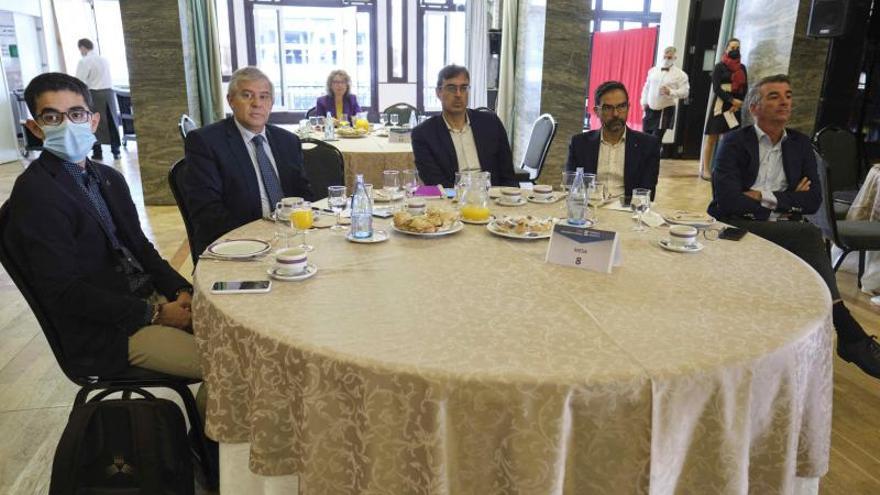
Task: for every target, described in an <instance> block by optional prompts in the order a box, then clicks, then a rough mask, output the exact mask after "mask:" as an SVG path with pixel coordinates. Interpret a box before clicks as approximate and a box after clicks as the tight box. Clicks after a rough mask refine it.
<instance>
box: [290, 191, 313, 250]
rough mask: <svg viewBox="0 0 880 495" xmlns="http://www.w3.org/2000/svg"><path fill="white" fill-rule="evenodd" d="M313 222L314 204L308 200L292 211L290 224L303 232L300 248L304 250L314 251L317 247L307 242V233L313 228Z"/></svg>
mask: <svg viewBox="0 0 880 495" xmlns="http://www.w3.org/2000/svg"><path fill="white" fill-rule="evenodd" d="M313 223H314V216H313V213H312V204H311V203H309V202H308V201H303V202H302V203H299V204H298V205H297V206H295V207H294V208H293V211H291V213H290V226H291V227H292V228H294V229H296V230H298V231H299V232H300V233H302V236H303V240H302V244H300V245H299V248H300V249H302V250H303V251H313V250H314V249H315V246H312V245H311V244H309V243H307V242H306V233H307V232H308V231H309V230H310V229H311V228H312V224H313Z"/></svg>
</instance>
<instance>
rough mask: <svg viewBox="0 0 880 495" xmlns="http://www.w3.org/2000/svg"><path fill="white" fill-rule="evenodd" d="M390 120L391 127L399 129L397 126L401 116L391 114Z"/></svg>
mask: <svg viewBox="0 0 880 495" xmlns="http://www.w3.org/2000/svg"><path fill="white" fill-rule="evenodd" d="M388 118H389V119H390V120H389V122H391V127H397V124H398V123H399V122H400V116H399V115H397V114H396V113H390V114H388Z"/></svg>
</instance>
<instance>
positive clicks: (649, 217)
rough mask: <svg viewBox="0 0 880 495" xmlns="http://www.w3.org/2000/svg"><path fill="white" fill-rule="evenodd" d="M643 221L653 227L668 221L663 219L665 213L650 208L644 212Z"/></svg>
mask: <svg viewBox="0 0 880 495" xmlns="http://www.w3.org/2000/svg"><path fill="white" fill-rule="evenodd" d="M642 222H644V223H645V225H647V226H648V227H651V228H657V227H659V226H661V225H663V224H664V223H666V221H665V220H663V215H661V214H659V213H657V212H655V211H653V210H648V211H646V212H644V213H642Z"/></svg>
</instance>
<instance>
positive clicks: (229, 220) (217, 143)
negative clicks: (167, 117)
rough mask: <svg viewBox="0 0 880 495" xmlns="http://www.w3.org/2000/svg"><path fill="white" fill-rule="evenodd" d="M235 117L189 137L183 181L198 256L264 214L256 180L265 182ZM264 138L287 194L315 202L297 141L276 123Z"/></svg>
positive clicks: (192, 246)
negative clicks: (252, 158)
mask: <svg viewBox="0 0 880 495" xmlns="http://www.w3.org/2000/svg"><path fill="white" fill-rule="evenodd" d="M232 119H233V118H232V117H228V118H226V119H225V120H221V121H220V122H215V123H213V124H211V125H208V126H205V127H202V128H201V129H196V130H194V131H191V132H190V133H189V134H187V135H186V162H187V166H186V172H185V173H184V174H183V177H182V181H181V182H182V186H183V187H182V189H183V198H184V201H185V202H186V205H187V208H188V209H189V212H190V216H191V217H192V218H191V219H190V221H191V224H192V226H193V230H194V231H195V233H194V236H195V239H190V248H191V249H192V250H193V252H195V253H202V252H203V251H204V250H205V248H207V247H208V245H209V244H211V243H212V242H214V241H215V240H217V239H218V238H220V236H222V235H223V234H225V233H227V232H229V231H230V230H233V229H235V228H237V227H240V226H242V225H244V224H246V223H249V222H252V221H254V220H258V219H259V218H261V217H262V216H263V209H262V205H261V204H260V186H259V183H258V182H257V181H258V180H261V179H259V178H258V177H257V172H256V170H254V165H253V162H252V161H251V157H250V154H249V153H248V150H247V148H246V147H245V143H244V140H243V139H242V137H241V133H240V132H239V130H238V127H237V126H236V125H235V122H234V121H233V120H232ZM266 137H267V139H268V141H269V147H270V148H272V156H273V157H274V158H275V166H276V167H277V168H278V177H279V179H280V181H281V188H282V189H283V190H284V196H285V197H288V196H301V197H303V198H306V199H311V197H312V192H311V189H310V188H309V181H308V180H307V179H306V176H305V174H304V173H303V165H302V163H303V155H302V146H301V144H300V141H299V138H297V137H296V136H294V135H293V134H291V133H289V132H287V131H285V130H284V129H281V128H280V127H275V126H273V125H266ZM272 208H274V205H272Z"/></svg>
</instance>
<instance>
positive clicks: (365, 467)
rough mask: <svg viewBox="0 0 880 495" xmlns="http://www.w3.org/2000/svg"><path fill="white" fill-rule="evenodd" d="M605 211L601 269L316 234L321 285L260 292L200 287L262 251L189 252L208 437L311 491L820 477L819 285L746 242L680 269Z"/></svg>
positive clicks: (542, 246)
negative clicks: (200, 255) (244, 448)
mask: <svg viewBox="0 0 880 495" xmlns="http://www.w3.org/2000/svg"><path fill="white" fill-rule="evenodd" d="M494 210H495V212H496V213H517V214H520V213H526V212H530V213H536V214H550V215H557V216H558V215H561V214H562V203H558V204H555V205H550V206H537V205H531V204H530V205H528V206H524V207H520V208H502V207H495V208H494ZM600 215H601V216H600V224H599V225H598V226H597V227H599V228H606V229H612V230H618V231H619V232H620V234H621V238H622V242H621V247H622V250H623V265H622V266H620V267H617V268H615V269H614V272H613V273H612V274H600V273H594V272H588V271H583V270H579V269H575V268H566V267H562V266H557V265H552V264H546V263H544V253H545V250H546V246H547V241H516V240H508V239H502V238H499V237H495V236H493V235H491V234H490V233H489V232H487V231H486V229H485V228H484V227H481V226H471V225H466V226H465V228H464V230H463V231H461V232H459V233H457V234H454V235H451V236H448V237H442V238H433V239H425V238H417V237H411V236H407V235H403V234H399V233H397V232H393V233H392V234H391V239H390V240H389V241H388V242H385V243H381V244H375V245H360V244H353V243H350V242H347V241H346V240H345V239H344V238H343V237H342V236H341V235H333V234H331V233H330V232H329V231H326V230H324V231H318V232H315V233H313V234H311V235H310V241H311V242H312V243H313V244H314V245H315V246H316V250H315V251H314V252H313V253H311V255H310V261H311V262H313V263H315V264H316V265H317V266H318V267H319V271H318V273H317V274H316V276H315V277H313V278H311V279H309V280H306V281H302V282H296V283H285V282H277V281H276V282H273V288H272V292H271V293H269V294H264V295H214V294H211V293H210V292H209V291H208V289H209V288H210V286H211V284H213V282H215V281H218V280H250V279H265V278H266V270H267V268H269V266H270V265H271V260H269V259H266V260H263V261H260V262H222V261H221V262H216V261H209V260H202V261H201V262H200V263H199V265H198V269H197V270H196V274H195V286H196V297H195V301H194V305H195V309H194V311H195V313H194V314H195V321H194V326H195V333H196V337H197V341H198V343H199V348H200V351H201V355H202V358H203V366H204V369H205V381H206V383H207V384H208V387H209V390H210V392H209V400H208V420H207V430H208V433H209V435H210V436H211V437H213V438H215V439H217V440H220V441H222V442H227V443H238V442H249V443H250V445H251V452H250V468H251V470H252V471H254V472H256V473H259V474H263V475H281V474H290V473H298V474H299V476H300V482H301V487H302V493H307V494H331V493H334V494H335V493H370V494H410V493H419V494H446V493H455V494H461V493H464V494H471V493H472V494H480V495H484V494H496V493H523V494H550V493H566V494H610V493H650V494H671V493H695V494H710V493H711V494H742V493H755V494H766V493H790V491H791V490H792V486H793V482H794V477H795V476H796V475H797V476H802V477H817V476H821V475H823V474H824V473H825V472H826V470H827V463H828V454H829V442H830V428H831V393H832V381H831V377H832V361H831V360H832V354H831V350H832V345H831V341H832V332H831V320H830V297H829V295H828V291H827V289H826V288H825V286H824V285H823V283H822V281H821V279H820V278H819V277H818V275H817V274H816V273H815V272H813V271H812V270H811V269H809V268H808V267H807V266H806V265H805V264H804V263H803V262H801V261H800V260H799V259H797V258H795V257H794V256H792V255H791V254H789V253H788V252H786V251H783V250H782V249H780V248H778V247H776V246H775V245H773V244H770V243H768V242H766V241H763V240H762V239H760V238H758V237H756V236H753V235H750V236H746V237H745V238H744V239H743V240H742V241H739V242H729V241H715V242H708V241H704V242H705V243H706V248H705V249H704V250H703V251H702V252H700V253H697V254H678V253H673V252H668V251H664V250H662V249H660V248H659V247H658V246H657V241H658V239H660V238H662V237H665V235H666V231H665V229H662V228H661V229H655V230H652V231H650V232H647V233H642V234H639V233H635V232H631V231H630V230H629V229H630V226H631V219H630V218H629V214H627V213H622V212H613V211H606V210H603V211H602V212H601V213H600ZM388 224H389V222H386V221H377V226H378V227H380V228H385V229H390V227H389V226H388ZM272 233H273V226H272V224H270V223H268V222H263V221H260V222H256V223H253V224H250V225H247V226H245V227H243V228H241V229H239V230H237V231H235V232H233V233H231V234H230V237H239V236H256V237H260V238H270V237H271V236H272Z"/></svg>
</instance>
